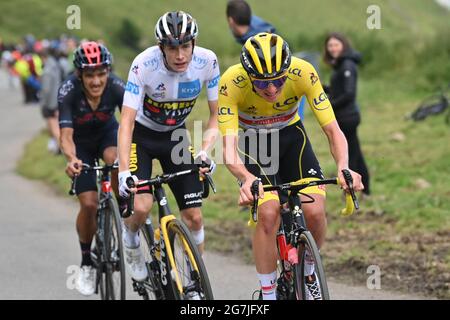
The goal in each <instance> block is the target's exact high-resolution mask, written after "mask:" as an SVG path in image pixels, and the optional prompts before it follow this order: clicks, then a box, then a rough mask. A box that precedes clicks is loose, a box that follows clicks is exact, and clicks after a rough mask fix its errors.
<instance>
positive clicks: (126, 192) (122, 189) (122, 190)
mask: <svg viewBox="0 0 450 320" xmlns="http://www.w3.org/2000/svg"><path fill="white" fill-rule="evenodd" d="M128 177H132V178H133V180H134V183H137V182H138V178H137V177H136V176H134V175H133V176H132V175H131V173H130V171H129V170H127V171H122V172H119V195H120V196H121V197H122V198H128V197H129V196H130V193H131V192H133V190H132V189H130V188H129V187H128V185H127V178H128Z"/></svg>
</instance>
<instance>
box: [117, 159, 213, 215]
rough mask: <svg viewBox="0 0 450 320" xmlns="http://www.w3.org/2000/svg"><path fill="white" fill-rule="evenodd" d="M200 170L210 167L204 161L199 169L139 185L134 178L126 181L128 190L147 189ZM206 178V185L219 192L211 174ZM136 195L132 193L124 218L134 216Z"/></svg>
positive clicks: (157, 178) (140, 182)
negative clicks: (146, 187)
mask: <svg viewBox="0 0 450 320" xmlns="http://www.w3.org/2000/svg"><path fill="white" fill-rule="evenodd" d="M200 168H209V165H208V164H207V163H205V162H204V161H203V162H202V163H201V164H199V165H198V168H195V169H190V170H184V171H179V172H175V173H167V174H163V175H158V176H156V177H154V178H152V179H149V180H141V181H139V182H138V183H135V181H134V180H133V178H132V177H128V178H127V180H126V183H127V185H128V188H130V189H131V188H140V187H145V186H153V185H160V184H163V183H169V182H171V181H172V180H174V179H176V178H178V177H181V176H184V175H188V174H192V173H197V172H199V171H200V170H199V169H200ZM205 177H206V183H207V184H208V185H209V186H211V188H212V190H213V192H214V193H216V192H217V190H216V186H215V184H214V182H213V179H212V177H211V174H210V173H205ZM134 195H135V193H133V192H131V193H130V197H129V198H128V206H127V210H126V211H125V212H124V213H123V214H122V217H123V218H127V217H129V216H131V215H132V214H134Z"/></svg>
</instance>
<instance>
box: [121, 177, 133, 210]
mask: <svg viewBox="0 0 450 320" xmlns="http://www.w3.org/2000/svg"><path fill="white" fill-rule="evenodd" d="M126 183H127V186H128V188H134V187H135V186H136V184H135V183H134V180H133V178H132V177H128V178H127V180H126ZM121 214H122V218H128V217H129V216H131V215H133V214H134V193H133V192H131V194H130V197H129V198H128V200H127V209H126V210H125V211H124V212H121Z"/></svg>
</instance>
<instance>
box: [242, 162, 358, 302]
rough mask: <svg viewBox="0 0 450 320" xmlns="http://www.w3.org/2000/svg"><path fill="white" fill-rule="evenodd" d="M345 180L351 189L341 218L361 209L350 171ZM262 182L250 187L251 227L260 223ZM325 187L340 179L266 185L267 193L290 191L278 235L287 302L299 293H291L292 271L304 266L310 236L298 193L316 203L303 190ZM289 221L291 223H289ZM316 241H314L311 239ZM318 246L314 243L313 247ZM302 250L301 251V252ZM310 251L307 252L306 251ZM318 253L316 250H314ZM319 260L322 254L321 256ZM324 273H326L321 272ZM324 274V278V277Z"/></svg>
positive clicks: (283, 291) (282, 277)
mask: <svg viewBox="0 0 450 320" xmlns="http://www.w3.org/2000/svg"><path fill="white" fill-rule="evenodd" d="M342 173H343V176H344V178H345V181H346V184H347V186H348V187H349V192H350V194H347V196H346V208H345V209H343V210H342V211H341V215H343V216H347V215H350V214H352V213H353V211H354V209H355V208H356V209H358V208H359V204H358V201H357V199H356V195H355V193H354V190H353V179H352V177H351V174H350V172H349V171H348V170H343V171H342ZM259 183H260V180H259V179H257V180H255V181H254V182H253V184H252V187H251V192H252V194H253V198H254V200H253V206H252V219H251V220H250V221H249V225H251V224H253V223H255V222H256V221H257V217H258V214H257V208H258V198H259V196H258V194H259V191H258V190H259ZM326 184H339V180H338V179H337V178H334V179H323V180H313V181H309V182H303V181H302V180H299V181H296V182H292V183H285V184H282V185H275V186H272V185H265V186H263V190H264V191H289V195H288V208H289V210H284V209H283V206H280V215H281V221H280V225H279V228H278V231H277V235H276V241H277V248H278V253H279V259H278V260H279V261H280V264H281V270H280V278H279V279H278V280H279V284H278V285H279V286H280V285H281V294H283V295H284V297H287V298H288V299H290V298H292V294H293V293H295V292H296V291H297V290H295V289H294V291H293V290H292V284H293V282H292V281H293V278H292V273H291V272H292V270H293V269H294V268H296V265H298V264H299V263H300V264H301V263H302V261H299V260H300V259H303V258H304V255H303V254H304V251H303V250H302V249H301V248H302V245H301V243H302V242H303V241H302V240H301V238H302V236H303V234H309V235H310V232H309V231H308V229H307V226H306V221H305V216H304V213H303V210H302V201H301V199H300V196H299V194H302V195H304V196H306V197H308V198H310V200H311V201H303V203H311V202H314V199H313V198H312V197H311V196H309V195H308V194H304V193H301V190H302V189H305V188H307V187H311V186H318V185H326ZM286 220H289V221H286ZM312 240H314V239H312ZM314 246H315V244H314ZM299 250H302V251H299ZM306 250H307V249H306ZM315 250H317V248H316V249H315ZM319 258H320V254H319ZM319 264H320V263H319ZM322 274H323V271H322ZM324 276H325V275H324V274H323V277H322V278H323V279H325V278H324Z"/></svg>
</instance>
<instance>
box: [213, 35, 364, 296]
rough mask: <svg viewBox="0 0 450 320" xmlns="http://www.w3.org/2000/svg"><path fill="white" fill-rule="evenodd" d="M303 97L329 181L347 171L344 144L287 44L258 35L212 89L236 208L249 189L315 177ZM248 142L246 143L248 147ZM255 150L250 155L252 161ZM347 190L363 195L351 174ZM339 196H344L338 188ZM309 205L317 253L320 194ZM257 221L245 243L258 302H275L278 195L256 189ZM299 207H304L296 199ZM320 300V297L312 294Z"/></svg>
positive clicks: (309, 71)
mask: <svg viewBox="0 0 450 320" xmlns="http://www.w3.org/2000/svg"><path fill="white" fill-rule="evenodd" d="M302 95H305V96H306V97H307V99H308V102H309V105H310V106H311V110H312V111H313V113H314V115H315V117H316V119H317V121H318V122H319V124H320V125H321V127H322V129H323V131H324V133H325V135H326V136H327V138H328V141H329V144H330V149H331V153H332V155H333V157H334V159H335V161H336V165H337V169H338V170H337V172H338V173H337V174H338V177H339V178H340V180H341V181H344V179H343V176H342V173H341V170H343V169H348V149H347V141H346V139H345V137H344V135H343V133H342V131H341V130H340V128H339V126H338V124H337V122H336V119H335V117H334V113H333V109H332V107H331V104H330V102H329V100H328V98H327V96H326V95H325V93H324V91H323V88H322V85H321V83H320V80H319V77H318V75H317V72H316V70H315V69H314V67H313V66H312V65H311V64H309V63H308V62H306V61H304V60H301V59H298V58H295V57H291V53H290V51H289V47H288V44H287V43H286V42H285V41H284V40H283V39H282V38H281V37H280V36H278V35H276V34H269V33H259V34H257V35H255V36H253V37H251V38H249V39H248V40H247V41H246V43H245V44H244V46H243V48H242V53H241V63H240V64H237V65H234V66H232V67H230V68H229V69H228V70H227V71H226V72H225V73H224V74H223V75H222V77H221V80H220V84H219V109H218V110H219V111H218V113H219V115H218V121H219V130H220V132H221V133H222V135H223V144H224V149H223V153H224V160H225V164H226V166H227V168H228V169H229V170H230V172H231V173H232V174H233V175H234V176H235V177H236V178H237V179H238V180H239V182H240V185H241V187H240V197H239V204H240V205H243V206H244V205H249V204H251V202H252V200H253V196H252V193H251V191H250V187H251V185H252V183H253V182H254V181H255V180H256V179H257V178H260V179H261V182H262V184H275V183H276V184H279V183H285V182H291V181H296V180H299V179H308V180H314V179H316V180H318V179H320V178H322V177H323V174H322V171H321V168H320V165H319V163H318V161H317V158H316V157H315V155H314V152H313V150H312V147H311V144H310V142H309V140H308V137H307V135H306V132H305V129H304V127H303V124H302V122H301V120H300V118H299V116H298V113H297V108H298V101H299V100H300V98H301V97H302ZM252 138H254V139H252ZM255 149H256V151H257V152H256V154H255V152H254V151H255ZM350 172H351V174H352V177H353V180H354V188H355V190H362V189H363V188H364V186H363V184H362V182H361V176H360V175H359V174H358V173H356V172H353V171H351V170H350ZM341 185H342V188H344V189H347V187H346V185H345V183H344V182H342V183H341ZM304 193H307V194H309V195H310V196H311V197H312V198H314V200H315V201H314V203H308V204H304V205H303V209H304V212H305V216H306V221H307V226H308V228H309V229H310V230H311V232H312V234H313V236H314V238H315V240H316V242H317V244H318V246H319V247H320V246H321V245H322V244H323V243H324V240H325V231H326V224H327V222H326V217H325V190H324V188H320V187H312V188H308V189H305V190H304ZM260 195H261V196H260V199H259V216H258V223H257V225H256V230H255V232H254V235H253V256H254V260H255V265H256V271H257V273H258V278H259V281H260V283H261V291H262V296H263V299H276V292H275V289H276V261H277V249H276V240H275V239H276V232H277V230H278V226H279V222H280V212H279V211H280V203H279V198H278V194H274V193H267V192H266V193H265V194H264V193H263V190H262V185H261V184H260ZM301 197H302V200H307V199H306V198H303V197H304V196H301ZM305 275H306V276H307V279H308V282H307V286H308V288H309V297H310V298H311V299H320V297H317V292H320V291H319V290H316V289H317V286H318V282H317V281H315V272H314V264H313V263H311V264H309V265H308V264H307V266H306V268H305ZM319 295H320V293H319Z"/></svg>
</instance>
